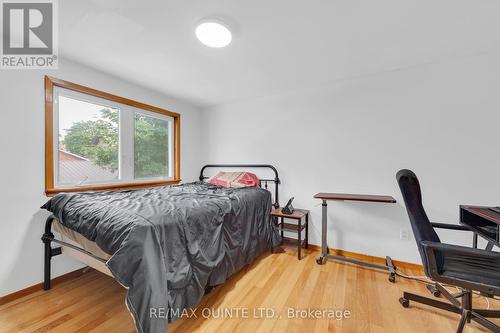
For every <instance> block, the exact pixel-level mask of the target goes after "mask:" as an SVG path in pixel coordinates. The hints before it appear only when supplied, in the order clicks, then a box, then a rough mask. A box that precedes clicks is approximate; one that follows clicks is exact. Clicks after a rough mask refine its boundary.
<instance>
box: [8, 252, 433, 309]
mask: <svg viewBox="0 0 500 333" xmlns="http://www.w3.org/2000/svg"><path fill="white" fill-rule="evenodd" d="M309 249H311V250H313V251H321V246H319V245H314V244H309ZM328 251H329V253H333V254H336V255H341V256H345V257H348V258H354V259H360V260H365V261H369V262H376V263H379V264H385V258H382V257H376V256H371V255H368V254H362V253H356V252H350V251H345V250H340V249H330V248H329V249H328ZM393 262H394V265H396V267H398V268H404V269H409V270H412V271H417V272H423V271H424V268H423V267H422V265H418V264H413V263H409V262H405V261H400V260H393ZM87 268H88V267H83V268H80V269H77V270H76V271H72V272H69V273H66V274H63V275H61V276H58V277H56V278H54V279H52V285H56V284H59V283H62V282H65V281H68V280H71V279H74V278H77V277H79V276H81V275H82V274H84V270H85V269H87ZM39 290H43V283H38V284H35V285H34V286H31V287H28V288H24V289H22V290H19V291H16V292H13V293H12V294H8V295H5V296H2V297H0V305H4V304H6V303H8V302H11V301H13V300H15V299H18V298H21V297H23V296H26V295H29V294H31V293H34V292H36V291H39Z"/></svg>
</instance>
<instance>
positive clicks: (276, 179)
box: [200, 164, 281, 208]
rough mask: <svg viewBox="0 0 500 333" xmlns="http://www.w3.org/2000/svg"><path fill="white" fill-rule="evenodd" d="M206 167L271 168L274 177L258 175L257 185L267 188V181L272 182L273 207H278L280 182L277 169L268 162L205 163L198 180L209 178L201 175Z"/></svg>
mask: <svg viewBox="0 0 500 333" xmlns="http://www.w3.org/2000/svg"><path fill="white" fill-rule="evenodd" d="M207 168H267V169H271V170H272V171H273V172H274V179H265V178H260V177H259V186H260V187H262V186H264V188H265V189H266V190H267V189H268V183H274V204H273V206H274V207H275V208H279V206H280V203H279V199H278V198H279V196H278V186H279V184H281V180H280V178H279V176H278V170H276V168H275V167H274V166H272V165H270V164H207V165H205V166H203V167H202V168H201V170H200V181H204V180H205V179H207V178H209V177H206V176H204V175H203V172H204V171H205V169H207Z"/></svg>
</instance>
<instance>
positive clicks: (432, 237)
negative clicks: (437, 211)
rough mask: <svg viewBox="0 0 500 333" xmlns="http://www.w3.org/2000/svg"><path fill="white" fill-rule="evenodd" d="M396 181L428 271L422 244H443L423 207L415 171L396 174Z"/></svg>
mask: <svg viewBox="0 0 500 333" xmlns="http://www.w3.org/2000/svg"><path fill="white" fill-rule="evenodd" d="M396 179H397V180H398V184H399V188H400V189H401V193H402V194H403V199H404V202H405V205H406V211H407V212H408V216H409V217H410V223H411V228H412V230H413V234H414V236H415V240H416V241H417V247H418V251H419V252H420V257H421V258H422V263H423V264H424V268H425V269H426V270H427V267H425V266H426V263H427V260H426V255H425V251H424V249H423V248H422V245H421V243H422V242H423V241H431V242H441V241H440V240H439V236H438V235H437V233H436V231H434V228H433V227H432V224H431V222H430V221H429V218H428V217H427V214H426V213H425V209H424V206H423V205H422V193H421V192H420V183H419V182H418V179H417V176H416V175H415V174H414V173H413V171H411V170H408V169H403V170H400V171H398V173H397V174H396Z"/></svg>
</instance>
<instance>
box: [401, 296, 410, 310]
mask: <svg viewBox="0 0 500 333" xmlns="http://www.w3.org/2000/svg"><path fill="white" fill-rule="evenodd" d="M399 303H401V305H402V306H403V308H407V307H409V306H410V301H409V300H407V299H406V298H404V297H401V298H400V299H399Z"/></svg>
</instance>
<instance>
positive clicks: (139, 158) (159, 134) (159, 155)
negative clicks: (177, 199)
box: [134, 113, 168, 178]
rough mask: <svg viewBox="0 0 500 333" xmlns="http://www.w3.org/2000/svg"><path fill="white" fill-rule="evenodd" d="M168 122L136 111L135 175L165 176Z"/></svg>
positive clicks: (166, 168)
mask: <svg viewBox="0 0 500 333" xmlns="http://www.w3.org/2000/svg"><path fill="white" fill-rule="evenodd" d="M167 128H168V123H167V121H165V120H162V119H157V118H153V117H147V116H144V115H141V114H138V113H136V115H135V138H134V177H135V178H148V177H160V176H165V174H167V172H168V163H167V161H168V136H167Z"/></svg>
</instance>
